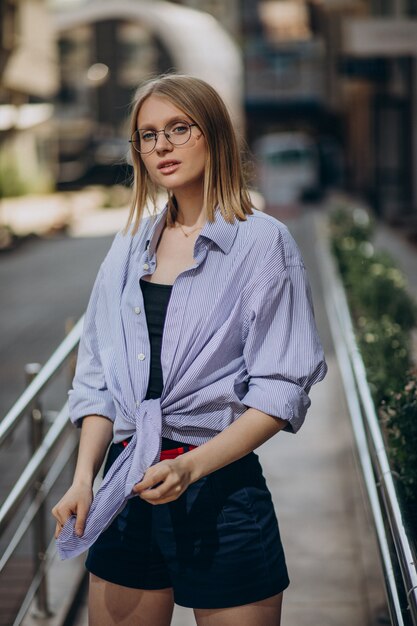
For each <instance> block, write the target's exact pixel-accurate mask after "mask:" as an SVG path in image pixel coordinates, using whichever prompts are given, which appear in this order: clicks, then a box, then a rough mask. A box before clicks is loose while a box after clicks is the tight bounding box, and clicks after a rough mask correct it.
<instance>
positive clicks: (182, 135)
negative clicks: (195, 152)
mask: <svg viewBox="0 0 417 626" xmlns="http://www.w3.org/2000/svg"><path fill="white" fill-rule="evenodd" d="M165 135H166V137H167V139H168V140H169V141H170V142H171V143H172V144H174V146H181V145H182V144H183V143H187V141H188V140H189V139H190V137H191V126H190V124H189V123H188V122H183V121H181V122H172V123H171V124H168V125H167V126H166V127H165Z"/></svg>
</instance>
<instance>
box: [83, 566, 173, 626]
mask: <svg viewBox="0 0 417 626" xmlns="http://www.w3.org/2000/svg"><path fill="white" fill-rule="evenodd" d="M173 609H174V599H173V593H172V589H171V588H167V589H152V590H144V589H132V588H130V587H123V586H122V585H115V584H114V583H110V582H108V581H106V580H102V579H101V578H98V576H94V575H93V574H91V575H90V587H89V596H88V620H89V622H88V623H89V626H149V625H150V624H152V626H169V624H170V623H171V617H172V612H173Z"/></svg>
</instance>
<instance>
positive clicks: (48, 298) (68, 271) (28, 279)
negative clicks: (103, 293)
mask: <svg viewBox="0 0 417 626" xmlns="http://www.w3.org/2000/svg"><path fill="white" fill-rule="evenodd" d="M111 241H112V237H99V238H79V239H71V238H66V237H62V238H54V239H49V240H48V239H47V240H45V239H44V240H41V239H39V240H33V241H31V242H28V243H26V244H23V245H22V246H21V247H20V248H18V249H16V250H14V251H13V252H9V253H7V254H6V253H3V254H2V255H1V256H0V293H1V307H0V329H1V330H0V416H1V417H3V416H4V415H5V413H6V412H7V411H8V410H9V409H10V407H11V406H12V404H13V403H14V402H15V400H16V399H17V397H18V396H19V395H20V394H21V393H22V391H23V390H24V385H25V382H24V366H25V364H26V363H30V362H35V361H36V362H39V363H44V362H45V361H46V360H47V358H48V357H49V356H50V355H51V353H52V352H53V350H54V349H55V348H56V347H57V346H58V345H59V343H60V342H61V341H62V340H63V339H64V337H65V321H66V320H67V319H68V318H73V319H74V320H77V319H78V318H79V317H80V316H81V315H82V313H83V312H84V310H85V307H86V304H87V301H88V297H89V293H90V291H91V287H92V284H93V282H94V278H95V276H96V273H97V271H98V268H99V266H100V263H101V261H102V260H103V258H104V256H105V254H106V252H107V250H108V248H109V246H110V243H111Z"/></svg>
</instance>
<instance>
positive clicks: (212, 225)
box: [147, 205, 239, 259]
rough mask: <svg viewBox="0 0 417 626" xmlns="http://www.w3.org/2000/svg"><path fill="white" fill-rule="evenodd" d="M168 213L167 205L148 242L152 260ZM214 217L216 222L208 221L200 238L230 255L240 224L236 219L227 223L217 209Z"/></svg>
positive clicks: (158, 218)
mask: <svg viewBox="0 0 417 626" xmlns="http://www.w3.org/2000/svg"><path fill="white" fill-rule="evenodd" d="M167 212H168V205H165V207H164V208H163V209H162V211H161V212H160V213H159V215H157V216H156V220H155V222H154V223H153V225H152V227H151V231H150V233H149V238H148V240H147V249H148V256H149V258H150V259H151V258H152V257H153V255H154V253H155V249H156V245H157V243H158V240H159V237H160V234H161V232H162V229H163V227H164V224H165V220H166V216H167ZM214 217H215V220H214V222H209V221H207V222H206V223H205V224H204V226H203V229H202V231H201V233H200V235H199V236H200V237H205V238H206V239H210V240H211V241H213V242H214V243H215V244H216V245H217V246H218V247H219V248H220V249H221V250H222V251H223V252H224V253H225V254H228V253H229V252H230V249H231V247H232V245H233V242H234V240H235V237H236V234H237V230H238V228H239V222H238V220H237V219H236V218H235V219H234V220H233V222H232V223H230V222H226V220H225V219H224V217H223V215H222V213H221V211H220V210H219V209H216V211H215V213H214Z"/></svg>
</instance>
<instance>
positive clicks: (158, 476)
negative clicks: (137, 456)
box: [134, 466, 170, 493]
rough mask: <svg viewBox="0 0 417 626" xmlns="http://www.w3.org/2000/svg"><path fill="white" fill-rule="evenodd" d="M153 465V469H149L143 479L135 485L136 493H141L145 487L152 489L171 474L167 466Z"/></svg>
mask: <svg viewBox="0 0 417 626" xmlns="http://www.w3.org/2000/svg"><path fill="white" fill-rule="evenodd" d="M155 467H156V466H154V467H152V471H150V470H148V471H147V472H146V474H145V476H144V477H143V478H142V480H141V481H140V482H138V483H136V485H135V487H134V491H135V493H141V492H142V491H144V490H145V489H152V488H153V487H155V486H156V485H157V484H158V483H161V482H164V481H165V480H166V478H167V476H168V474H169V471H170V468H169V467H167V466H162V467H158V468H157V469H155Z"/></svg>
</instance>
